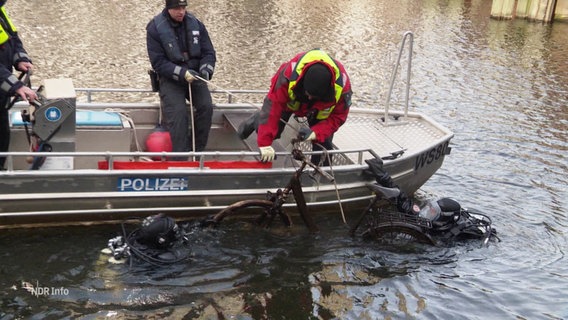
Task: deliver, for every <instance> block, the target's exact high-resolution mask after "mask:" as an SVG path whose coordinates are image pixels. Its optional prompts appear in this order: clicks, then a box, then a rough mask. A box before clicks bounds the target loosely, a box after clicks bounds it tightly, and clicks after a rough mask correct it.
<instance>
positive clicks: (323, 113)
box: [316, 105, 335, 120]
mask: <svg viewBox="0 0 568 320" xmlns="http://www.w3.org/2000/svg"><path fill="white" fill-rule="evenodd" d="M333 109H335V105H333V106H331V107H329V108H327V109H323V110H320V111H318V114H317V115H316V119H318V120H323V119H327V118H329V115H330V114H331V113H332V112H333Z"/></svg>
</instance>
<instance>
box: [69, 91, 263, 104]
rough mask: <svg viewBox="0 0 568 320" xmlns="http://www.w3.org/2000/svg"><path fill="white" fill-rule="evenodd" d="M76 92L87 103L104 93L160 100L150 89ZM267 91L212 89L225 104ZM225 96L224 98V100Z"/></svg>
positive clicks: (260, 94)
mask: <svg viewBox="0 0 568 320" xmlns="http://www.w3.org/2000/svg"><path fill="white" fill-rule="evenodd" d="M75 91H76V92H77V93H78V95H79V96H84V100H85V101H86V102H87V103H93V102H95V101H96V97H95V95H97V94H102V93H124V94H131V93H138V94H145V95H147V96H148V97H155V98H156V101H157V98H158V94H157V92H154V91H152V90H150V89H139V88H75ZM266 92H267V91H266V90H242V89H229V90H224V89H221V88H217V89H215V88H213V89H211V93H212V94H213V95H214V96H215V97H217V98H219V97H221V98H219V99H220V101H221V102H224V103H229V104H232V103H235V102H236V101H235V100H236V99H237V97H238V96H244V95H255V96H259V97H261V96H262V95H265V94H266ZM223 96H224V98H223Z"/></svg>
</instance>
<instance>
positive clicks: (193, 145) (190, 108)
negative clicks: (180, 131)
mask: <svg viewBox="0 0 568 320" xmlns="http://www.w3.org/2000/svg"><path fill="white" fill-rule="evenodd" d="M187 88H188V91H189V113H190V114H191V151H193V152H195V119H194V118H193V97H192V96H191V83H188V84H187ZM193 160H194V161H195V157H193Z"/></svg>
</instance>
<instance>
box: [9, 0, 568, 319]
mask: <svg viewBox="0 0 568 320" xmlns="http://www.w3.org/2000/svg"><path fill="white" fill-rule="evenodd" d="M162 3H163V2H162V1H161V0H155V1H150V2H148V3H144V4H141V3H135V2H124V1H94V2H93V1H84V0H76V1H69V0H54V1H37V0H12V1H9V2H8V5H7V7H8V11H9V13H10V14H11V16H12V18H13V20H14V22H15V23H16V25H17V26H18V28H19V30H20V33H21V36H22V38H23V39H24V41H25V43H26V47H27V49H28V52H29V53H30V55H31V56H32V58H33V59H34V63H35V65H36V72H35V74H34V76H33V78H32V81H33V83H34V84H39V83H40V82H41V81H42V80H43V79H46V78H54V77H70V78H72V79H73V81H74V83H75V86H76V87H121V88H132V87H133V88H149V80H148V76H147V73H146V69H147V68H148V67H149V63H148V60H147V56H146V51H145V50H146V49H145V30H144V28H145V25H146V23H147V22H148V21H149V20H150V19H151V18H152V17H153V16H154V15H155V14H156V13H157V12H158V11H159V10H161V8H162ZM490 8H491V1H489V0H473V1H471V0H463V1H438V0H434V1H426V2H418V1H399V2H397V3H396V4H393V3H392V2H390V1H371V0H339V1H323V0H312V1H304V0H302V1H291V0H283V1H272V0H262V1H261V0H235V1H222V0H210V1H190V9H191V11H193V12H194V13H195V14H196V15H197V16H198V17H199V18H200V19H201V20H202V21H204V22H205V23H206V25H207V26H208V29H209V32H210V34H211V36H212V38H213V41H214V43H215V45H216V49H217V52H218V58H219V61H218V65H217V71H216V74H215V78H214V83H215V85H217V86H219V87H221V88H224V89H235V88H250V89H261V90H266V89H267V88H268V85H269V81H270V78H271V76H272V74H273V72H275V70H276V68H277V67H278V66H279V65H280V64H281V63H282V62H284V61H286V60H288V59H289V58H290V57H292V56H293V55H294V54H296V53H297V52H299V51H302V50H307V49H311V48H313V47H321V48H323V49H325V50H328V51H329V52H330V53H332V54H333V55H334V56H335V57H336V58H337V59H338V60H340V61H342V62H343V63H344V64H345V66H346V68H347V71H348V72H349V74H350V76H351V78H352V82H353V87H354V93H355V94H354V98H353V99H354V104H355V105H356V106H360V107H381V104H382V103H383V102H384V101H385V98H386V93H387V89H388V80H389V78H390V72H391V69H392V63H393V61H394V58H395V56H396V54H397V51H398V46H399V44H400V40H401V36H402V34H403V33H404V32H405V31H407V30H411V31H413V32H414V34H415V45H414V60H413V66H412V75H413V77H412V91H411V97H412V107H413V108H414V109H415V110H416V111H420V112H424V113H426V114H427V115H429V116H431V117H433V118H435V119H436V120H438V121H440V122H441V123H442V124H443V125H445V126H447V127H449V128H450V129H451V130H452V131H454V132H455V133H456V136H455V138H454V139H453V140H452V153H451V155H450V156H448V157H447V158H446V161H445V163H444V165H443V166H442V168H441V170H440V171H439V172H438V174H436V175H435V176H434V177H433V178H432V179H431V180H430V181H429V182H428V183H427V184H426V185H425V186H424V187H423V188H422V189H421V190H420V191H419V192H418V193H417V194H416V197H417V198H419V199H425V198H434V197H442V196H450V197H454V198H456V199H458V200H459V201H460V203H462V204H463V205H465V206H467V207H473V208H476V209H479V210H481V211H482V212H485V213H486V214H488V215H490V216H491V217H492V218H493V220H494V226H495V227H496V228H497V230H498V232H499V235H500V238H501V239H503V242H501V243H497V244H492V245H491V246H489V247H488V248H479V247H478V246H477V245H476V244H470V243H466V244H462V245H458V246H455V247H451V248H420V250H417V251H414V252H399V251H396V250H384V248H377V247H375V246H373V245H371V244H367V243H362V242H360V241H359V240H358V239H352V238H350V237H348V236H347V235H346V234H347V232H346V228H345V227H344V226H343V225H342V223H341V219H340V217H339V214H338V215H337V216H331V217H319V220H320V221H318V224H319V226H320V228H321V229H322V230H323V231H322V232H321V234H319V235H317V236H310V235H308V234H307V232H306V230H305V228H303V227H301V226H298V227H296V228H294V229H293V230H290V231H288V232H282V231H281V230H277V231H275V232H265V231H258V230H257V231H252V230H249V229H246V228H245V227H244V226H243V225H242V224H238V223H235V224H229V225H227V226H223V228H222V230H218V231H217V232H213V233H200V234H196V235H195V239H194V242H193V244H192V246H191V250H192V255H193V256H192V259H191V260H190V261H189V262H187V263H182V264H179V265H175V266H172V267H168V268H158V269H157V268H152V267H147V266H138V267H136V266H134V267H133V269H132V270H129V269H128V267H127V266H124V265H109V264H108V263H106V261H105V260H106V259H104V257H101V256H100V253H99V250H100V249H101V248H102V247H105V246H106V241H107V240H108V239H109V238H110V237H113V236H115V235H116V234H117V232H119V230H118V229H119V227H118V226H105V227H88V228H87V227H85V228H67V229H41V230H11V231H2V233H0V247H1V248H2V249H0V259H1V261H2V264H1V265H0V288H1V289H0V319H3V318H8V319H9V318H14V317H20V318H26V317H27V318H30V317H35V318H53V319H59V318H65V317H69V318H76V317H80V316H83V315H85V317H86V318H103V317H106V316H108V317H111V318H112V317H114V318H142V317H150V316H155V317H160V318H171V319H179V318H183V317H187V318H222V317H225V318H230V317H232V316H235V317H243V318H254V319H262V318H292V319H306V318H310V317H313V318H322V319H330V318H352V319H361V318H362V319H365V318H368V319H377V318H379V319H381V318H392V319H401V318H402V319H404V318H427V319H470V318H481V317H490V318H524V319H563V318H568V308H567V307H566V306H567V305H568V300H567V298H566V297H565V296H566V295H565V293H566V292H565V291H566V289H565V288H566V286H567V285H568V268H567V267H566V257H565V248H566V247H567V244H568V243H567V242H568V241H567V236H566V234H567V233H568V217H567V211H566V209H565V208H566V205H567V200H566V199H568V197H567V196H568V194H567V192H566V185H567V183H568V179H567V178H566V177H567V176H568V175H567V172H568V170H567V161H566V151H567V150H568V144H567V139H566V131H567V129H568V110H567V107H566V101H567V100H568V65H567V64H566V61H568V25H567V24H560V23H555V24H553V25H543V24H540V23H530V22H527V21H524V20H514V21H496V20H492V19H490V18H489V14H490ZM397 80H400V81H402V79H397ZM403 96H404V95H403V90H402V87H401V86H400V87H397V88H396V90H395V92H394V96H393V98H394V102H395V105H396V104H400V103H401V101H402V98H403ZM350 218H351V220H350V221H353V219H354V217H350ZM29 285H32V286H36V287H37V286H46V287H50V288H51V287H53V288H61V287H63V288H65V289H67V290H68V294H67V295H51V296H42V295H40V296H34V295H32V294H31V293H30V292H29V291H28V290H26V289H25V287H28V286H29Z"/></svg>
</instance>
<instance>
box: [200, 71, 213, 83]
mask: <svg viewBox="0 0 568 320" xmlns="http://www.w3.org/2000/svg"><path fill="white" fill-rule="evenodd" d="M201 78H203V80H207V81H209V79H211V75H210V74H209V72H207V71H201Z"/></svg>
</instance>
